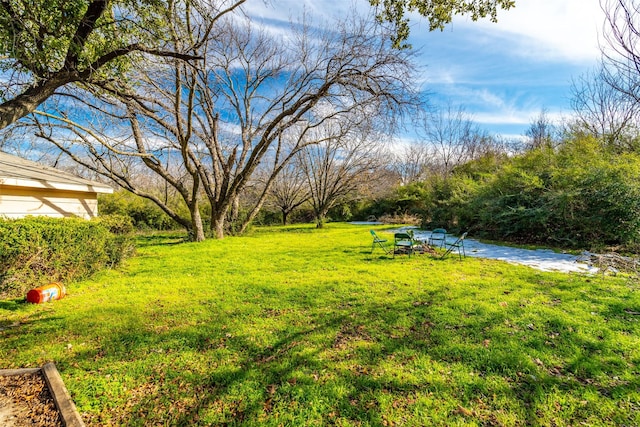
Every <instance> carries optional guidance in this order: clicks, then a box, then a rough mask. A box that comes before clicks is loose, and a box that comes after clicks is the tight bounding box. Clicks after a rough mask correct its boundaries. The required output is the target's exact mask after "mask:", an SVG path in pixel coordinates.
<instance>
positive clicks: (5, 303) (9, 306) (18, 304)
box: [0, 298, 29, 311]
mask: <svg viewBox="0 0 640 427" xmlns="http://www.w3.org/2000/svg"><path fill="white" fill-rule="evenodd" d="M28 306H29V303H28V302H27V300H26V299H25V298H14V299H7V300H0V310H7V311H18V310H21V309H24V308H26V307H28Z"/></svg>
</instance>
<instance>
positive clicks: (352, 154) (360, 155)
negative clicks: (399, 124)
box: [297, 119, 383, 228]
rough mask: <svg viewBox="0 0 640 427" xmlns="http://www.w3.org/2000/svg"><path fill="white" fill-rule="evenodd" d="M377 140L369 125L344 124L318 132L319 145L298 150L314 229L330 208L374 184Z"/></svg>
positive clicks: (377, 164) (377, 165)
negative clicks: (313, 218) (305, 180)
mask: <svg viewBox="0 0 640 427" xmlns="http://www.w3.org/2000/svg"><path fill="white" fill-rule="evenodd" d="M380 137H381V136H380V134H379V133H378V132H376V131H375V129H374V128H373V127H372V126H371V123H370V122H367V121H362V119H361V120H360V121H359V122H357V123H354V122H347V121H345V122H341V123H339V124H338V125H331V126H326V127H324V128H323V129H318V132H317V133H316V138H317V139H318V140H322V142H321V143H318V144H313V145H308V146H307V147H305V148H304V149H303V150H301V152H300V154H299V156H298V160H297V161H298V165H299V166H300V168H301V170H302V171H303V172H304V174H305V177H306V179H307V183H308V186H309V191H310V195H311V197H310V198H311V204H312V206H313V211H314V215H315V217H316V225H317V227H318V228H322V226H323V225H324V222H325V219H326V216H327V213H328V212H329V210H330V209H331V208H332V207H333V206H335V205H336V204H337V203H339V202H340V201H344V200H346V198H347V197H349V196H350V197H355V195H356V193H357V192H358V191H357V190H358V189H359V188H362V187H366V186H368V185H371V184H372V181H374V180H375V178H376V175H375V171H376V170H378V169H379V168H380V166H381V164H380V162H381V156H380V152H381V150H382V148H383V147H382V146H381V144H380Z"/></svg>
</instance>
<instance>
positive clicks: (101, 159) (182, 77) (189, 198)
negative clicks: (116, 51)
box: [39, 3, 412, 240]
mask: <svg viewBox="0 0 640 427" xmlns="http://www.w3.org/2000/svg"><path fill="white" fill-rule="evenodd" d="M167 13H168V15H167V20H168V22H170V23H171V24H172V25H171V33H170V34H169V36H170V38H171V40H172V43H173V44H174V45H175V46H176V47H179V48H183V47H187V46H190V49H191V50H190V52H191V53H192V54H194V55H197V56H201V57H202V58H203V60H202V61H198V62H197V63H193V64H186V63H184V62H182V61H176V60H171V61H160V60H157V59H156V60H155V61H154V62H153V65H147V66H146V67H145V68H144V69H139V70H137V73H136V75H135V76H134V77H135V80H136V84H135V85H131V86H122V85H119V86H117V85H111V86H109V85H105V86H104V87H103V92H101V93H96V97H94V98H92V99H90V100H88V102H87V104H88V107H89V108H90V109H91V111H92V112H94V113H95V114H96V115H97V116H100V117H102V118H103V119H104V123H105V126H104V127H103V128H102V129H95V127H96V126H94V125H95V124H96V123H98V119H96V118H94V117H92V118H91V119H90V120H89V121H90V122H91V123H87V109H84V110H82V112H80V113H79V114H78V116H76V117H75V119H74V120H73V121H72V120H70V117H69V116H68V115H64V114H62V113H60V114H57V115H55V116H54V115H53V114H51V113H50V112H46V113H45V112H44V111H43V112H41V114H42V116H46V117H47V118H48V120H49V122H50V123H54V122H55V123H57V124H58V125H59V126H60V127H59V129H62V130H63V132H62V133H60V132H59V133H58V134H57V135H53V134H52V133H51V131H48V130H47V128H46V127H45V126H44V124H41V127H40V129H41V131H40V132H39V134H40V136H42V137H46V138H47V139H49V140H51V141H52V142H54V143H56V144H57V145H58V147H59V148H60V149H62V150H63V151H65V152H66V153H68V154H69V155H71V156H73V158H74V159H75V160H77V161H79V162H81V163H82V164H83V165H85V166H86V167H88V168H90V169H92V170H94V171H96V172H98V173H100V174H102V175H103V176H105V177H107V178H109V179H111V180H113V181H115V182H116V183H118V184H119V185H121V186H122V187H124V188H126V189H128V190H129V191H132V192H134V193H136V194H139V195H141V196H143V197H146V198H148V199H150V200H152V201H154V202H155V203H156V204H158V205H159V206H160V207H161V208H162V209H163V210H164V211H165V212H166V213H167V214H169V215H170V216H171V217H172V218H174V219H175V220H176V221H178V222H179V223H180V224H182V225H183V226H184V227H186V228H187V229H188V230H189V231H190V234H191V236H192V238H193V239H194V240H202V239H204V232H203V230H202V219H201V218H200V205H201V204H202V203H203V200H206V201H207V203H208V205H209V206H210V210H211V228H212V232H213V234H214V235H215V236H216V237H223V236H224V234H225V221H226V220H227V217H228V213H229V211H230V209H232V207H233V206H234V205H236V206H237V202H238V200H239V197H240V196H241V194H242V192H243V191H244V190H245V189H246V187H247V185H249V184H250V183H251V182H252V179H253V178H252V177H253V175H254V172H255V171H256V168H257V167H258V165H260V164H261V163H262V164H264V163H269V165H270V166H269V167H268V169H269V170H270V171H271V174H270V175H269V176H268V177H266V180H265V185H264V187H263V189H262V193H261V195H260V196H259V197H258V199H257V202H256V204H255V206H254V207H253V209H251V210H250V213H249V215H248V216H247V218H246V221H249V220H250V219H251V218H252V217H253V216H255V214H256V213H257V212H258V210H259V208H260V207H261V206H262V203H263V202H264V200H265V199H266V196H267V194H268V190H269V187H270V186H271V185H272V183H273V181H274V179H275V177H276V176H277V175H278V173H280V171H281V170H282V169H283V168H284V167H285V166H286V164H287V163H288V162H289V161H290V160H291V159H292V158H293V156H295V154H296V153H297V152H298V151H300V150H301V149H303V148H304V147H305V146H306V145H308V144H315V143H317V142H318V141H317V140H315V139H310V138H308V137H307V135H308V134H309V133H310V132H313V130H314V129H316V128H317V127H319V126H324V125H326V124H327V123H330V122H338V121H340V120H341V117H343V116H345V115H349V114H351V111H352V110H354V109H363V108H367V109H368V111H369V112H371V113H372V114H378V112H381V111H384V112H386V113H387V116H386V117H387V119H386V120H385V123H386V124H391V123H393V118H394V114H395V113H399V112H401V111H402V110H403V108H404V107H405V106H406V105H408V104H410V103H411V90H410V86H409V82H410V81H411V78H410V77H411V70H412V66H411V61H410V54H409V53H407V52H401V53H398V52H396V51H394V50H393V49H392V48H391V46H390V41H389V39H388V38H387V37H385V36H384V34H380V32H379V27H377V26H376V25H375V22H374V20H373V19H371V18H370V17H369V18H366V17H364V18H359V17H353V18H351V20H348V21H343V22H342V23H341V24H340V25H338V26H335V25H334V26H333V30H332V31H320V30H313V29H312V28H311V27H310V26H307V25H304V23H303V24H302V25H301V26H299V27H296V28H294V29H293V30H292V34H291V35H290V37H288V38H276V39H274V38H273V37H270V36H268V35H267V34H266V33H264V32H261V31H260V30H259V29H257V28H255V27H254V26H252V25H251V23H250V22H249V21H242V22H240V21H239V20H237V19H236V20H230V19H224V20H221V18H220V16H219V15H216V14H215V13H212V12H211V11H210V10H209V9H207V8H205V7H192V6H191V5H190V4H189V3H187V4H184V5H183V4H176V5H175V7H174V9H171V10H168V11H167ZM336 28H337V30H338V31H336ZM83 101H85V100H84V99H83ZM116 129H121V134H120V135H116V134H115V130H116ZM69 134H73V135H75V136H74V138H75V140H74V142H75V143H74V144H72V145H69V144H68V143H66V142H60V141H69V138H68V136H69ZM283 135H284V136H285V138H282V136H283ZM284 141H289V142H288V143H287V144H286V145H285V144H284ZM263 166H264V165H263ZM140 167H144V168H146V169H148V170H151V171H152V172H153V173H155V174H156V175H157V176H159V177H161V178H162V179H163V180H164V181H165V182H167V183H168V184H169V185H170V186H171V187H173V188H174V189H175V190H176V191H177V192H178V193H179V194H180V195H181V197H182V199H183V201H184V204H185V205H186V207H187V208H188V211H189V217H185V216H184V215H183V214H182V213H181V211H180V210H177V209H172V207H170V206H167V205H166V204H164V203H163V200H162V199H161V198H160V197H157V196H156V195H155V194H151V193H150V192H148V191H146V190H145V188H143V187H142V186H140V185H139V183H138V182H137V181H136V179H135V176H134V175H132V172H131V171H135V170H136V169H137V168H140ZM246 221H245V223H246Z"/></svg>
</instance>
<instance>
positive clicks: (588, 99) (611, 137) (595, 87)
mask: <svg viewBox="0 0 640 427" xmlns="http://www.w3.org/2000/svg"><path fill="white" fill-rule="evenodd" d="M621 78H622V76H621V75H619V74H618V73H612V72H610V70H608V69H607V68H606V67H605V66H604V65H602V66H601V67H600V68H599V69H597V70H596V71H593V72H591V73H587V74H585V75H583V76H581V77H580V78H579V79H578V80H575V81H574V82H573V84H572V87H571V90H572V100H571V104H572V107H573V110H574V111H575V112H576V117H577V125H578V126H579V127H580V128H581V129H583V130H585V131H587V132H588V133H590V134H592V135H594V136H595V137H597V138H600V139H602V140H603V141H604V142H605V143H606V144H607V145H609V146H615V147H618V148H619V149H631V148H632V146H630V145H629V144H630V141H631V138H630V135H631V134H635V133H636V131H637V126H638V120H637V116H638V113H639V112H640V104H639V103H638V102H637V101H636V100H634V99H633V98H631V97H629V96H628V95H627V94H626V93H625V92H622V91H620V90H617V89H616V87H622V86H626V85H625V84H624V83H623V82H621V81H620V79H621ZM612 83H613V84H612Z"/></svg>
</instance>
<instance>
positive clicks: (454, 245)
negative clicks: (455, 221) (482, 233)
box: [442, 232, 467, 260]
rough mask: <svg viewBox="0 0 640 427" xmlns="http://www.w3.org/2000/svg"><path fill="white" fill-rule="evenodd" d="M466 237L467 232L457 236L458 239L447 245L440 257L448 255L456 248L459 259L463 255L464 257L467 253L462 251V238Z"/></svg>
mask: <svg viewBox="0 0 640 427" xmlns="http://www.w3.org/2000/svg"><path fill="white" fill-rule="evenodd" d="M466 237H467V232H464V233H462V236H460V237H458V240H456V241H455V242H453V243H452V244H450V245H449V247H448V248H447V251H446V252H445V253H444V254H442V258H444V257H446V256H447V255H449V254H450V253H451V252H453V251H454V250H455V249H457V250H458V256H459V257H460V259H461V260H462V256H463V255H464V256H465V257H466V256H467V254H466V253H465V252H464V239H465V238H466Z"/></svg>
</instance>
